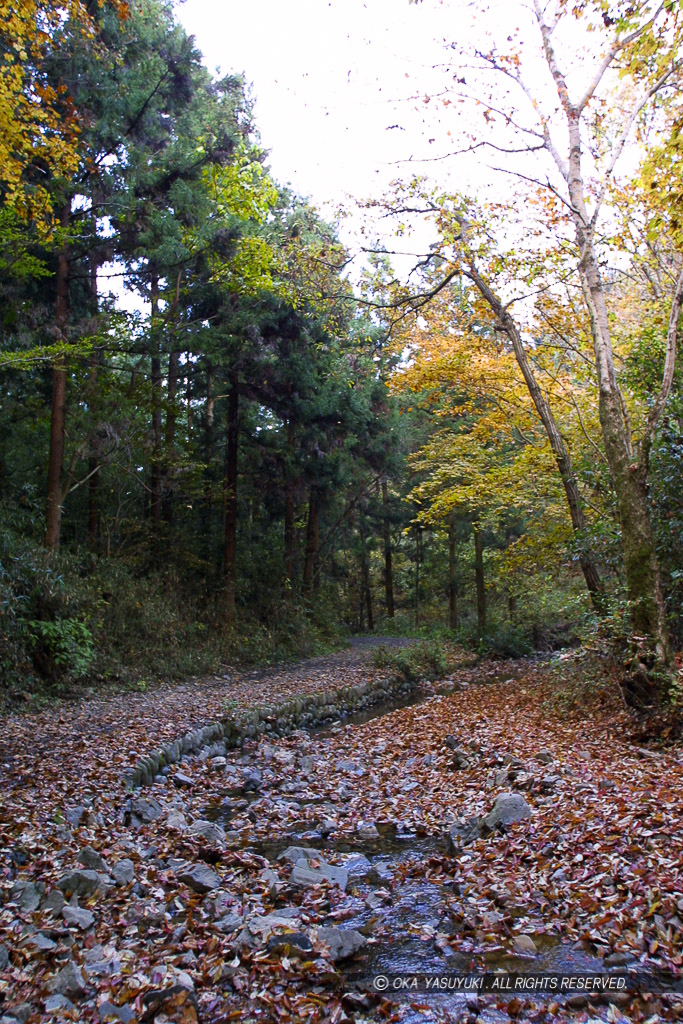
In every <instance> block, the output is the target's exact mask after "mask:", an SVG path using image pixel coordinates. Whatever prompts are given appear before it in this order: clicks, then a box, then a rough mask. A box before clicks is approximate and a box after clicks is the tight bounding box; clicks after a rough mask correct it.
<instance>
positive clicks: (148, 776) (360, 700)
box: [125, 676, 420, 789]
mask: <svg viewBox="0 0 683 1024" xmlns="http://www.w3.org/2000/svg"><path fill="white" fill-rule="evenodd" d="M419 689H420V684H419V683H414V682H413V683H409V682H408V681H407V680H406V679H404V678H403V677H402V676H400V677H393V678H378V679H373V680H367V681H365V682H362V683H358V684H357V685H356V686H342V687H341V688H340V689H338V690H330V691H326V692H322V693H312V694H306V695H303V696H300V697H292V698H291V699H290V700H287V701H284V702H283V703H281V704H275V705H271V706H269V707H261V708H246V709H242V710H236V711H234V712H233V713H232V714H230V715H226V716H225V718H222V719H220V721H218V722H212V723H211V724H210V725H206V726H204V728H203V729H195V731H194V732H188V733H186V734H185V735H184V736H181V737H180V738H179V739H177V740H173V741H172V742H171V743H167V744H166V745H165V746H164V747H162V748H161V749H160V750H155V751H154V752H153V753H152V754H149V755H148V756H147V757H144V758H142V760H141V761H139V762H138V763H137V765H135V767H134V768H133V769H132V771H131V772H129V773H127V774H126V776H125V783H126V788H127V789H135V788H136V787H138V786H147V785H150V784H151V783H152V782H153V781H154V777H155V776H156V775H158V774H159V772H160V771H161V769H162V768H164V767H165V766H166V765H169V764H175V763H177V762H178V761H180V760H182V758H183V757H185V756H187V755H193V754H198V753H199V752H200V751H201V750H205V749H206V750H207V753H208V755H209V756H211V757H215V756H218V755H220V754H225V753H226V751H228V750H235V749H236V748H238V747H241V746H242V744H243V743H244V742H245V741H246V740H251V739H256V737H257V736H262V735H264V734H265V735H268V736H286V735H288V734H289V733H292V732H295V731H296V730H297V729H311V728H315V727H316V726H321V725H324V724H326V723H331V722H334V721H337V720H338V719H340V718H341V717H342V715H353V714H356V713H357V712H359V711H363V710H364V709H365V708H370V707H373V706H374V705H377V704H384V703H386V702H389V701H394V700H399V699H401V698H407V697H409V696H410V695H411V694H413V693H416V692H417V691H418V690H419Z"/></svg>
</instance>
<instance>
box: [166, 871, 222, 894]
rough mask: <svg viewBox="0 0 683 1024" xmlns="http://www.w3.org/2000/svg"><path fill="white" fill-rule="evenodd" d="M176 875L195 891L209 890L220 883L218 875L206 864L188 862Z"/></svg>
mask: <svg viewBox="0 0 683 1024" xmlns="http://www.w3.org/2000/svg"><path fill="white" fill-rule="evenodd" d="M177 877H178V881H179V882H184V883H185V885H188V886H189V887H190V889H194V891H195V892H202V893H203V892H211V890H212V889H217V888H218V887H219V885H220V884H221V880H220V877H219V875H218V874H217V873H216V872H215V871H214V870H213V868H211V867H209V865H208V864H189V865H187V867H185V868H183V869H182V870H181V871H180V872H179V874H178V876H177Z"/></svg>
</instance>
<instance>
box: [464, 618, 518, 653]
mask: <svg viewBox="0 0 683 1024" xmlns="http://www.w3.org/2000/svg"><path fill="white" fill-rule="evenodd" d="M455 639H456V642H457V643H460V644H462V646H463V647H466V648H468V649H470V650H474V651H476V652H477V654H479V655H481V656H482V657H498V658H523V657H524V656H525V655H527V654H531V652H532V651H533V649H534V638H533V633H532V629H531V627H530V626H528V625H521V624H519V623H516V622H500V623H497V624H496V625H494V626H492V627H490V628H489V629H487V630H486V632H485V633H483V634H479V632H478V630H477V629H476V627H475V624H474V623H473V624H471V625H468V626H463V627H461V628H460V629H458V630H457V631H456V634H455Z"/></svg>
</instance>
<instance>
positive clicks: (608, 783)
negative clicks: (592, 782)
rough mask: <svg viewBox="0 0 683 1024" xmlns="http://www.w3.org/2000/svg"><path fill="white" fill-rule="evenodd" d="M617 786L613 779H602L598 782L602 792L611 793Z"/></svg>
mask: <svg viewBox="0 0 683 1024" xmlns="http://www.w3.org/2000/svg"><path fill="white" fill-rule="evenodd" d="M616 788H617V786H616V783H614V782H612V780H611V779H600V781H599V782H598V789H599V790H600V791H601V792H602V793H611V792H613V791H614V790H615V789H616Z"/></svg>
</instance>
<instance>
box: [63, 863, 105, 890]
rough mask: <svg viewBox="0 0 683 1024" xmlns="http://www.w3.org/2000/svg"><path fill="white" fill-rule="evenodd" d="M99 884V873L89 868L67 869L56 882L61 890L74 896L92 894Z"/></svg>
mask: <svg viewBox="0 0 683 1024" xmlns="http://www.w3.org/2000/svg"><path fill="white" fill-rule="evenodd" d="M99 884H100V879H99V875H98V874H97V872H96V871H91V870H89V869H86V870H84V871H81V870H76V871H69V872H68V873H67V874H66V875H62V877H61V878H60V879H59V881H58V882H57V886H58V887H59V888H60V889H61V890H62V892H64V893H73V895H74V896H92V894H93V893H94V892H95V890H96V889H97V887H98V885H99Z"/></svg>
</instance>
